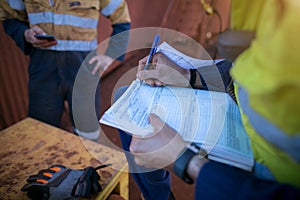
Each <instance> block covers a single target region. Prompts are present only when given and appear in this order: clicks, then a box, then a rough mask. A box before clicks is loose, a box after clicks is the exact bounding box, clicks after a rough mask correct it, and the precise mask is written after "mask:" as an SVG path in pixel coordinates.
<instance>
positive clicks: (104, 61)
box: [89, 54, 114, 77]
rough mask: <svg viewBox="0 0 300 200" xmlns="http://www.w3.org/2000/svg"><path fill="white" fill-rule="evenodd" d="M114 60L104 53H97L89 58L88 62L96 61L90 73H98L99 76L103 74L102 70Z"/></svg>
mask: <svg viewBox="0 0 300 200" xmlns="http://www.w3.org/2000/svg"><path fill="white" fill-rule="evenodd" d="M113 61H114V60H113V59H112V58H111V57H109V56H106V55H104V54H97V55H96V56H94V57H92V58H91V59H90V60H89V64H93V63H94V62H96V64H95V67H94V69H93V71H92V74H96V73H97V72H98V73H99V77H100V76H101V75H102V74H103V72H104V71H105V70H106V69H107V68H108V67H109V66H110V65H111V64H112V62H113Z"/></svg>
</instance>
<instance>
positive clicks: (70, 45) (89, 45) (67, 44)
mask: <svg viewBox="0 0 300 200" xmlns="http://www.w3.org/2000/svg"><path fill="white" fill-rule="evenodd" d="M96 47H97V40H92V41H79V40H57V45H55V46H51V47H48V48H45V49H48V50H55V51H91V50H93V49H95V48H96Z"/></svg>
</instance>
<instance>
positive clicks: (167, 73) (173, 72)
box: [137, 35, 190, 87]
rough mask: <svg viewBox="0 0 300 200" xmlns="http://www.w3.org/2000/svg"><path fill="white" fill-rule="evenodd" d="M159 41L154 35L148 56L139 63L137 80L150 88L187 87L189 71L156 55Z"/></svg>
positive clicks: (158, 54)
mask: <svg viewBox="0 0 300 200" xmlns="http://www.w3.org/2000/svg"><path fill="white" fill-rule="evenodd" d="M159 40H160V39H159V35H156V36H155V38H154V41H153V44H152V47H151V50H150V53H149V56H147V57H145V58H143V59H141V60H140V61H139V69H138V73H137V78H138V79H139V80H142V81H144V82H145V83H146V84H148V85H151V86H158V87H161V86H165V85H173V86H178V87H189V85H190V82H189V81H190V71H189V70H186V69H184V68H181V67H179V66H178V65H177V64H176V63H174V62H173V61H171V60H170V59H168V58H167V57H166V56H165V55H164V54H162V53H156V51H157V46H158V43H159ZM151 65H155V69H152V68H151V69H150V66H151Z"/></svg>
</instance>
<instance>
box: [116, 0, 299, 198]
mask: <svg viewBox="0 0 300 200" xmlns="http://www.w3.org/2000/svg"><path fill="white" fill-rule="evenodd" d="M299 8H300V4H299V2H297V1H292V0H281V1H276V2H274V1H271V0H267V1H258V0H256V1H235V0H233V1H232V13H231V16H232V20H231V27H232V30H247V31H253V32H254V33H255V39H253V40H252V41H251V45H250V46H249V47H248V48H247V49H246V50H245V51H244V52H242V53H241V54H240V55H238V56H233V57H234V58H235V60H234V66H233V67H232V68H231V69H230V74H231V76H232V77H233V80H234V91H235V96H236V98H237V103H238V106H239V108H240V112H241V115H242V120H243V125H244V127H245V129H246V132H247V134H248V136H249V138H250V141H251V147H252V150H253V153H254V158H255V166H254V169H253V172H252V173H247V172H245V171H241V170H238V169H236V168H234V167H229V166H226V165H222V164H219V163H215V162H212V161H209V160H207V159H206V158H202V159H200V158H198V156H194V155H196V154H198V151H191V150H190V149H195V148H190V145H189V147H186V143H185V142H183V140H182V138H181V137H179V135H178V134H177V133H176V132H175V131H174V130H173V129H171V128H170V127H169V126H168V125H163V122H162V121H161V120H160V119H159V118H158V117H157V116H155V115H150V121H151V124H152V126H153V128H154V131H155V132H156V134H155V135H154V136H153V137H152V138H148V139H140V138H131V136H129V135H127V134H126V133H124V132H122V131H120V132H121V133H120V135H121V140H122V144H123V147H124V149H125V150H128V151H129V150H130V151H131V152H132V155H131V157H129V156H128V158H129V159H130V162H129V163H130V164H131V166H132V167H138V166H139V165H140V166H143V167H147V168H161V166H164V164H167V163H170V162H171V161H174V160H176V161H175V166H177V167H175V168H176V169H178V168H180V169H181V170H179V171H178V170H177V172H176V174H177V175H179V177H181V178H182V179H183V180H185V181H187V182H189V183H191V182H193V181H195V182H196V199H200V198H204V199H215V198H216V199H220V198H221V199H225V198H264V199H272V198H282V199H291V198H295V199H299V188H300V174H299V171H300V154H299V150H300V137H299V136H300V135H299V134H300V124H299V120H300V105H299V104H298V99H299V98H300V79H299V78H298V77H299V74H300V68H299V66H300V60H299V59H298V52H299V46H300V43H299V39H298V33H299V31H300V24H299V23H300V22H299V21H297V20H295V19H297V18H299ZM229 51H230V49H229ZM158 56H161V55H158ZM233 57H231V58H233ZM225 58H226V57H225ZM164 60H165V61H164ZM156 61H158V62H157V63H156V67H157V69H156V70H154V71H153V70H147V71H140V72H138V74H137V76H138V77H139V78H140V79H141V80H145V81H146V82H148V83H149V84H150V85H153V86H163V85H167V84H176V82H182V81H176V80H175V82H174V81H173V80H174V79H172V73H166V74H160V71H159V68H158V66H166V65H167V66H171V67H175V68H176V66H174V64H170V63H171V62H170V61H168V60H167V59H165V58H164V59H157V58H156V59H155V58H154V62H156ZM144 62H145V59H143V60H141V61H140V65H143V64H144ZM177 67H178V66H177ZM182 70H183V69H181V70H178V71H182ZM155 71H156V72H155ZM183 71H184V70H183ZM154 72H155V73H154ZM182 74H183V75H184V76H185V77H186V79H187V80H190V77H191V72H190V71H184V72H182ZM196 75H197V74H196ZM201 76H202V77H203V78H204V79H205V74H201ZM162 78H163V79H162ZM198 79H199V78H198ZM208 88H209V87H208ZM171 140H172V142H170V141H171ZM153 144H156V145H155V146H154V145H153ZM172 144H176V147H175V148H174V146H172ZM162 147H163V148H162ZM185 152H189V153H185ZM191 152H192V153H191ZM176 158H177V159H176ZM136 163H137V164H138V165H135V164H136ZM133 176H134V177H135V180H136V182H137V184H138V186H139V188H140V189H141V191H142V193H143V196H144V197H145V199H168V198H171V196H172V195H170V188H171V186H170V175H169V173H168V171H166V170H164V169H158V170H156V171H152V172H147V173H135V174H133ZM156 189H157V190H158V191H159V194H157V193H155V192H154V191H156Z"/></svg>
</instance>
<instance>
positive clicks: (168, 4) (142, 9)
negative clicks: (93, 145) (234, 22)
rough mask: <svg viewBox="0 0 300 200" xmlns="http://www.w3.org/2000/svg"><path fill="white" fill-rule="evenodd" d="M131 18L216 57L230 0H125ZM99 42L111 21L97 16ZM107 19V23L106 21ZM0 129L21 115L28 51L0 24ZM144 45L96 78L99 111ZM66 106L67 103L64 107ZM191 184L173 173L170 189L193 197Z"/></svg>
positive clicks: (135, 24)
mask: <svg viewBox="0 0 300 200" xmlns="http://www.w3.org/2000/svg"><path fill="white" fill-rule="evenodd" d="M126 1H127V3H128V7H129V12H130V15H131V19H132V26H131V27H132V29H134V28H140V27H163V28H169V29H172V30H176V31H178V32H181V33H184V34H186V35H188V36H189V37H191V38H193V39H194V40H196V41H198V42H199V43H200V44H201V45H202V46H203V47H204V48H205V49H206V50H207V52H208V53H209V54H210V55H211V57H218V54H217V52H216V51H215V48H214V45H213V43H214V41H215V39H216V38H217V34H218V33H219V32H221V31H224V30H225V29H226V28H227V27H228V25H229V17H230V16H229V9H230V0H206V1H203V2H205V3H207V4H210V5H211V6H213V7H214V8H215V10H217V11H218V13H215V14H213V15H208V14H207V13H206V12H205V10H204V8H203V6H202V4H201V0H164V1H161V0H151V1H149V0H126ZM99 24H101V28H100V27H99V35H98V40H99V42H101V41H103V40H105V39H107V38H109V36H110V34H111V31H112V30H111V29H110V22H109V20H108V19H106V18H104V17H103V16H100V23H99ZM105 24H107V26H106V25H105ZM0 46H1V48H0V58H1V59H0V60H1V62H0V97H1V100H0V130H3V129H5V128H7V127H8V126H10V125H12V124H14V123H16V122H18V121H20V120H22V119H24V118H26V116H27V106H28V89H27V88H28V86H27V84H28V74H27V65H28V61H29V57H28V56H24V54H23V53H22V52H21V50H20V49H19V48H18V47H16V45H15V43H14V41H13V40H12V39H11V38H10V37H9V36H7V35H6V34H5V33H4V31H3V28H2V25H1V26H0ZM148 52H149V50H147V49H145V50H143V49H142V50H138V51H134V52H130V53H128V54H127V55H126V57H125V60H124V62H123V63H122V64H119V65H116V66H113V68H110V69H109V71H108V72H106V73H105V76H102V78H101V112H102V113H103V112H104V111H105V110H106V109H107V108H109V106H110V105H111V96H112V93H113V89H114V87H115V83H117V82H118V80H119V79H120V77H121V76H122V75H123V74H125V73H126V72H128V71H129V70H130V69H132V68H134V67H135V66H137V64H138V60H139V59H141V58H143V57H144V56H146V55H147V54H148ZM66 110H68V109H66ZM67 112H68V111H66V112H65V113H64V115H63V119H62V123H61V126H62V128H63V129H65V130H67V131H71V130H72V129H71V128H72V127H71V123H70V121H69V118H68V114H67ZM102 129H103V130H104V132H105V133H106V134H107V133H109V134H107V136H108V138H109V139H110V140H111V141H112V142H113V143H114V144H116V145H118V146H120V141H119V136H118V133H117V131H116V130H115V129H113V128H109V127H105V126H102ZM193 187H194V186H189V185H187V184H185V183H183V182H182V181H181V180H179V179H178V178H177V177H176V176H174V175H173V174H172V190H173V192H174V194H175V196H176V199H185V200H189V199H193V198H194V194H193V191H194V188H193ZM129 195H130V199H132V200H135V199H140V192H139V190H138V188H137V186H136V185H135V183H134V182H133V180H132V179H130V191H129Z"/></svg>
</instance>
